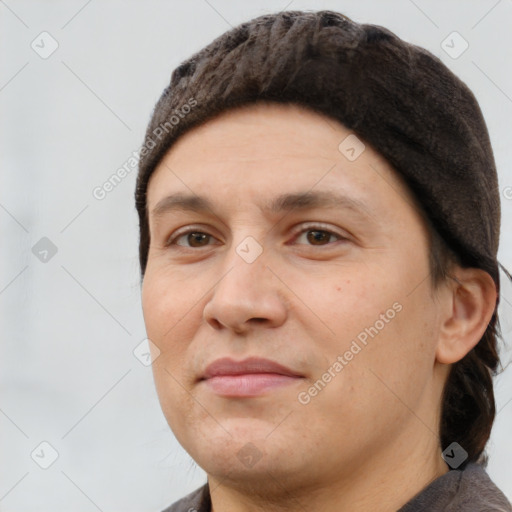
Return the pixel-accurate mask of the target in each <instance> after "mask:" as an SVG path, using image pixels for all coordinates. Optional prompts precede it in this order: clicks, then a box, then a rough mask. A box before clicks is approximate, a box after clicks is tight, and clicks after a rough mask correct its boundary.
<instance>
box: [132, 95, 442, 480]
mask: <svg viewBox="0 0 512 512" xmlns="http://www.w3.org/2000/svg"><path fill="white" fill-rule="evenodd" d="M350 134H351V132H350V131H349V130H347V129H346V128H345V127H344V126H342V125H341V124H338V123H336V122H335V121H333V120H331V119H327V118H325V117H323V116H321V115H319V114H316V113H313V112H310V111H308V110H305V109H302V108H300V107H297V106H292V105H277V104H276V105H262V104H258V105H252V106H249V107H244V108H243V109H240V110H236V111H230V112H227V113H224V114H223V115H221V116H219V117H217V118H215V119H213V120H212V121H210V122H209V123H207V124H205V125H203V126H201V127H199V128H196V129H193V130H191V131H189V132H188V133H187V134H185V135H184V136H183V137H182V138H181V139H179V141H178V142H177V144H176V145H175V146H174V147H173V148H172V149H171V150H170V152H168V154H167V155H166V156H165V158H164V159H163V160H162V161H161V163H160V164H159V166H158V167H157V169H156V170H155V172H154V174H153V175H152V177H151V180H150V183H149V187H148V202H147V206H148V212H149V224H150V233H151V245H150V248H149V256H148V264H147V269H146V274H145V278H144V282H143V290H142V305H143V311H144V319H145V323H146V328H147V334H148V337H149V339H150V340H151V341H152V342H153V343H154V344H155V345H156V347H158V349H159V350H160V354H159V356H158V357H157V358H156V360H155V361H154V363H153V372H154V378H155V383H156V387H157V391H158V395H159V399H160V402H161V405H162V409H163V412H164V414H165V416H166V418H167V421H168V423H169V425H170V427H171V429H172V431H173V432H174V434H175V435H176V437H177V439H178V441H179V442H180V443H181V444H182V446H183V447H184V448H185V449H186V450H187V451H188V452H189V453H190V455H191V456H192V457H193V458H194V460H195V461H196V462H197V463H198V464H199V465H200V466H201V467H202V468H203V469H204V470H205V471H206V472H207V473H208V474H210V475H215V476H216V477H218V478H224V477H227V478H228V479H232V481H238V482H240V481H243V480H247V481H249V480H251V481H252V482H254V481H256V480H257V479H260V480H263V479H267V478H269V474H271V475H272V478H281V479H283V480H282V481H284V479H285V478H286V479H287V481H288V482H291V481H292V480H293V481H294V482H296V483H297V485H299V484H300V483H305V482H307V483H308V484H311V483H312V482H313V483H314V482H316V481H317V480H318V482H320V481H322V482H323V483H324V484H325V482H326V481H329V480H332V481H333V482H335V481H336V480H339V479H340V478H342V477H343V474H344V473H346V472H353V471H355V470H356V469H357V468H361V467H363V465H364V463H368V462H369V461H379V460H380V461H383V460H384V459H385V460H387V461H388V462H389V461H390V460H393V458H394V462H393V463H396V464H399V463H401V462H402V461H403V457H408V456H410V454H411V453H412V452H413V451H415V450H416V451H422V452H423V453H426V452H425V450H428V449H431V447H433V446H436V443H437V442H438V439H437V438H436V433H437V431H438V426H437V421H438V419H439V418H438V405H439V400H440V393H441V390H442V382H441V379H440V374H439V373H438V370H437V367H438V365H437V364H435V348H436V343H437V332H438V328H439V323H440V320H439V311H438V309H439V305H438V304H437V302H435V301H433V300H432V295H431V294H432V290H431V287H430V286H431V285H430V276H429V265H428V235H427V231H426V228H425V227H424V224H423V222H422V220H421V217H420V216H419V214H418V213H417V212H416V211H415V209H414V207H413V206H412V201H411V198H410V195H409V193H408V191H407V190H406V188H405V186H404V185H403V184H402V182H401V181H400V180H399V179H398V177H397V176H396V174H395V171H393V169H392V168H391V167H390V166H389V164H388V163H387V162H386V161H385V160H384V159H383V157H381V156H380V155H379V154H378V153H377V152H375V151H374V150H373V149H372V148H371V147H370V146H369V145H368V144H366V147H365V149H364V150H363V151H362V153H361V154H359V156H358V153H359V152H360V151H361V146H357V145H354V140H353V139H351V138H349V139H347V140H346V141H345V139H346V137H347V136H349V135H350ZM356 142H357V141H356ZM340 144H341V145H340ZM350 148H354V150H353V151H352V150H351V149H350ZM175 194H182V195H183V196H187V197H188V196H190V197H192V198H196V199H197V198H198V197H200V198H204V199H206V200H208V201H209V203H211V205H210V206H211V210H209V209H205V210H197V211H195V210H194V209H188V208H181V209H180V208H174V209H173V208H170V201H167V207H165V205H166V202H165V198H167V197H168V196H171V195H175ZM322 194H331V195H333V196H334V195H336V196H339V197H340V199H339V200H337V202H336V201H332V200H327V198H326V197H324V196H322ZM284 195H290V196H291V197H292V198H295V199H297V198H301V197H302V201H295V202H293V201H291V202H290V201H288V202H287V203H286V202H284V203H283V202H282V201H281V203H279V202H276V200H277V199H278V198H282V197H283V196H284ZM306 195H308V196H310V195H311V196H313V197H314V196H316V195H318V196H319V197H320V200H319V201H317V202H315V201H305V197H306ZM271 204H274V206H276V208H274V209H271V208H269V206H270V205H271ZM287 205H288V207H287ZM290 205H291V206H290ZM157 206H159V208H158V209H159V214H156V212H154V210H155V208H157ZM278 206H281V207H283V208H278ZM187 230H190V231H191V233H192V234H190V233H189V234H187V233H186V232H187ZM194 233H195V234H194ZM167 242H170V243H169V245H166V243H167ZM153 352H154V355H157V351H156V350H154V351H153ZM224 357H229V358H232V359H233V360H235V361H242V360H245V359H246V358H249V357H261V358H267V359H270V360H273V361H275V362H278V363H279V364H281V365H283V366H285V367H288V368H289V369H291V370H292V371H293V373H294V374H296V375H298V377H283V376H281V377H278V376H276V375H273V376H272V375H270V376H269V375H267V376H266V377H265V378H266V379H267V380H265V381H264V379H263V378H262V375H261V374H260V375H259V376H254V375H253V376H252V377H251V376H246V377H240V376H239V377H232V376H231V377H216V378H215V379H209V380H208V379H207V380H199V379H200V378H201V377H202V376H203V373H204V370H205V368H206V366H207V365H208V364H210V363H212V362H213V361H215V360H216V359H218V358H224ZM263 381H264V382H263ZM262 383H263V384H262ZM265 383H266V384H267V385H266V386H265V385H264V384H265ZM248 443H252V444H248ZM228 475H229V476H228Z"/></svg>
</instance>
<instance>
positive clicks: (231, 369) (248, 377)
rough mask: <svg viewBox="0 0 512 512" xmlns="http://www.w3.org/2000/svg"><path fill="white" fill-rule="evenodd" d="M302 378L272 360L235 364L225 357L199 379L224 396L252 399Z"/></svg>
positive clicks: (211, 366)
mask: <svg viewBox="0 0 512 512" xmlns="http://www.w3.org/2000/svg"><path fill="white" fill-rule="evenodd" d="M302 378H304V376H303V375H301V374H299V373H297V372H295V371H294V370H291V369H290V368H287V367H286V366H283V365H282V364H279V363H277V362H276V361H272V360H270V359H264V358H260V357H249V358H247V359H244V360H243V361H235V360H234V359H231V358H229V357H223V358H220V359H216V360H215V361H213V363H211V364H209V365H208V366H207V367H206V369H205V370H204V373H203V375H202V376H201V377H200V378H199V379H198V380H199V382H202V381H204V382H205V384H206V385H207V386H208V387H209V388H210V389H211V390H212V391H214V392H215V393H216V394H218V395H221V396H225V397H251V396H258V395H261V394H262V393H264V392H265V391H271V390H273V389H276V388H279V387H282V386H286V385H289V384H292V383H294V382H297V381H298V380H300V379H302Z"/></svg>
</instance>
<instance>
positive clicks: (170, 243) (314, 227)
mask: <svg viewBox="0 0 512 512" xmlns="http://www.w3.org/2000/svg"><path fill="white" fill-rule="evenodd" d="M308 231H320V232H322V233H327V234H329V235H334V236H335V237H338V238H339V240H337V241H339V242H341V241H348V240H349V239H348V238H347V237H345V236H343V235H341V234H339V233H336V232H334V231H331V230H328V229H325V227H324V226H322V225H319V224H312V225H310V226H307V227H305V228H303V229H302V230H301V231H299V232H298V233H297V234H296V235H294V240H296V239H297V238H298V237H299V236H301V235H302V234H303V233H307V232H308ZM190 233H199V234H201V235H207V236H210V237H213V235H210V234H209V233H206V232H204V231H201V228H199V229H198V228H188V229H187V230H186V231H183V232H181V233H177V234H176V235H174V236H173V237H171V238H169V239H168V240H167V241H166V242H165V247H168V248H170V247H171V246H173V245H174V246H177V247H179V248H180V249H194V250H197V249H202V247H188V246H186V245H185V246H184V245H179V244H176V243H175V242H176V241H177V240H179V239H180V238H181V237H183V236H186V235H189V234H190ZM213 238H215V237H213ZM209 245H210V244H208V246H209ZM325 245H332V243H327V244H325ZM208 246H204V247H208ZM309 247H324V246H323V245H309Z"/></svg>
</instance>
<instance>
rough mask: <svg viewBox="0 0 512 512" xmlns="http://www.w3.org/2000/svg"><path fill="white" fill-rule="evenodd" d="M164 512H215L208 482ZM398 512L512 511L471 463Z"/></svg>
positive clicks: (437, 481) (430, 488)
mask: <svg viewBox="0 0 512 512" xmlns="http://www.w3.org/2000/svg"><path fill="white" fill-rule="evenodd" d="M162 512H211V498H210V492H209V488H208V483H206V484H204V485H203V486H201V487H199V488H198V489H196V490H195V491H193V492H191V493H190V494H188V495H187V496H185V497H184V498H182V499H180V500H179V501H177V502H176V503H174V504H173V505H171V506H170V507H168V508H166V509H165V510H163V511H162ZM397 512H512V506H511V504H510V502H509V501H508V500H507V498H506V497H505V495H504V494H503V493H502V492H501V491H500V490H499V489H498V487H496V485H495V484H494V482H493V481H492V480H491V479H490V478H489V475H488V474H487V472H486V471H485V469H484V468H483V467H482V466H481V465H479V464H476V463H469V464H467V465H466V467H465V469H463V470H459V469H452V470H450V471H448V472H447V473H445V474H444V475H441V476H440V477H438V478H436V479H435V480H434V481H433V482H431V483H430V484H429V485H427V486H426V487H425V488H424V489H423V490H422V491H420V492H419V493H418V494H416V496H414V497H413V498H412V499H411V500H410V501H408V502H407V503H406V504H405V505H404V506H403V507H401V508H400V509H399V510H398V511H397Z"/></svg>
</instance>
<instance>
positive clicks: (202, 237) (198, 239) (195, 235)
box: [165, 228, 213, 249]
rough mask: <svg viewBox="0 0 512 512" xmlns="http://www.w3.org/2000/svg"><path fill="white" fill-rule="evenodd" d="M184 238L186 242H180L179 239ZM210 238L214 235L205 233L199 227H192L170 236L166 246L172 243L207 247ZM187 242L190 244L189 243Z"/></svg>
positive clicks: (192, 246) (189, 246)
mask: <svg viewBox="0 0 512 512" xmlns="http://www.w3.org/2000/svg"><path fill="white" fill-rule="evenodd" d="M182 238H183V239H184V240H185V244H180V243H178V241H179V240H180V239H182ZM210 238H213V237H212V235H209V234H208V233H204V232H203V231H199V230H198V229H194V228H190V229H187V230H186V231H183V232H181V233H179V234H177V235H175V236H173V237H171V238H169V240H167V242H166V243H165V245H166V247H169V246H171V245H179V246H181V247H188V248H192V249H194V248H196V247H207V246H208V245H209V244H208V243H207V242H208V240H209V239H210ZM187 243H189V244H190V245H187Z"/></svg>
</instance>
